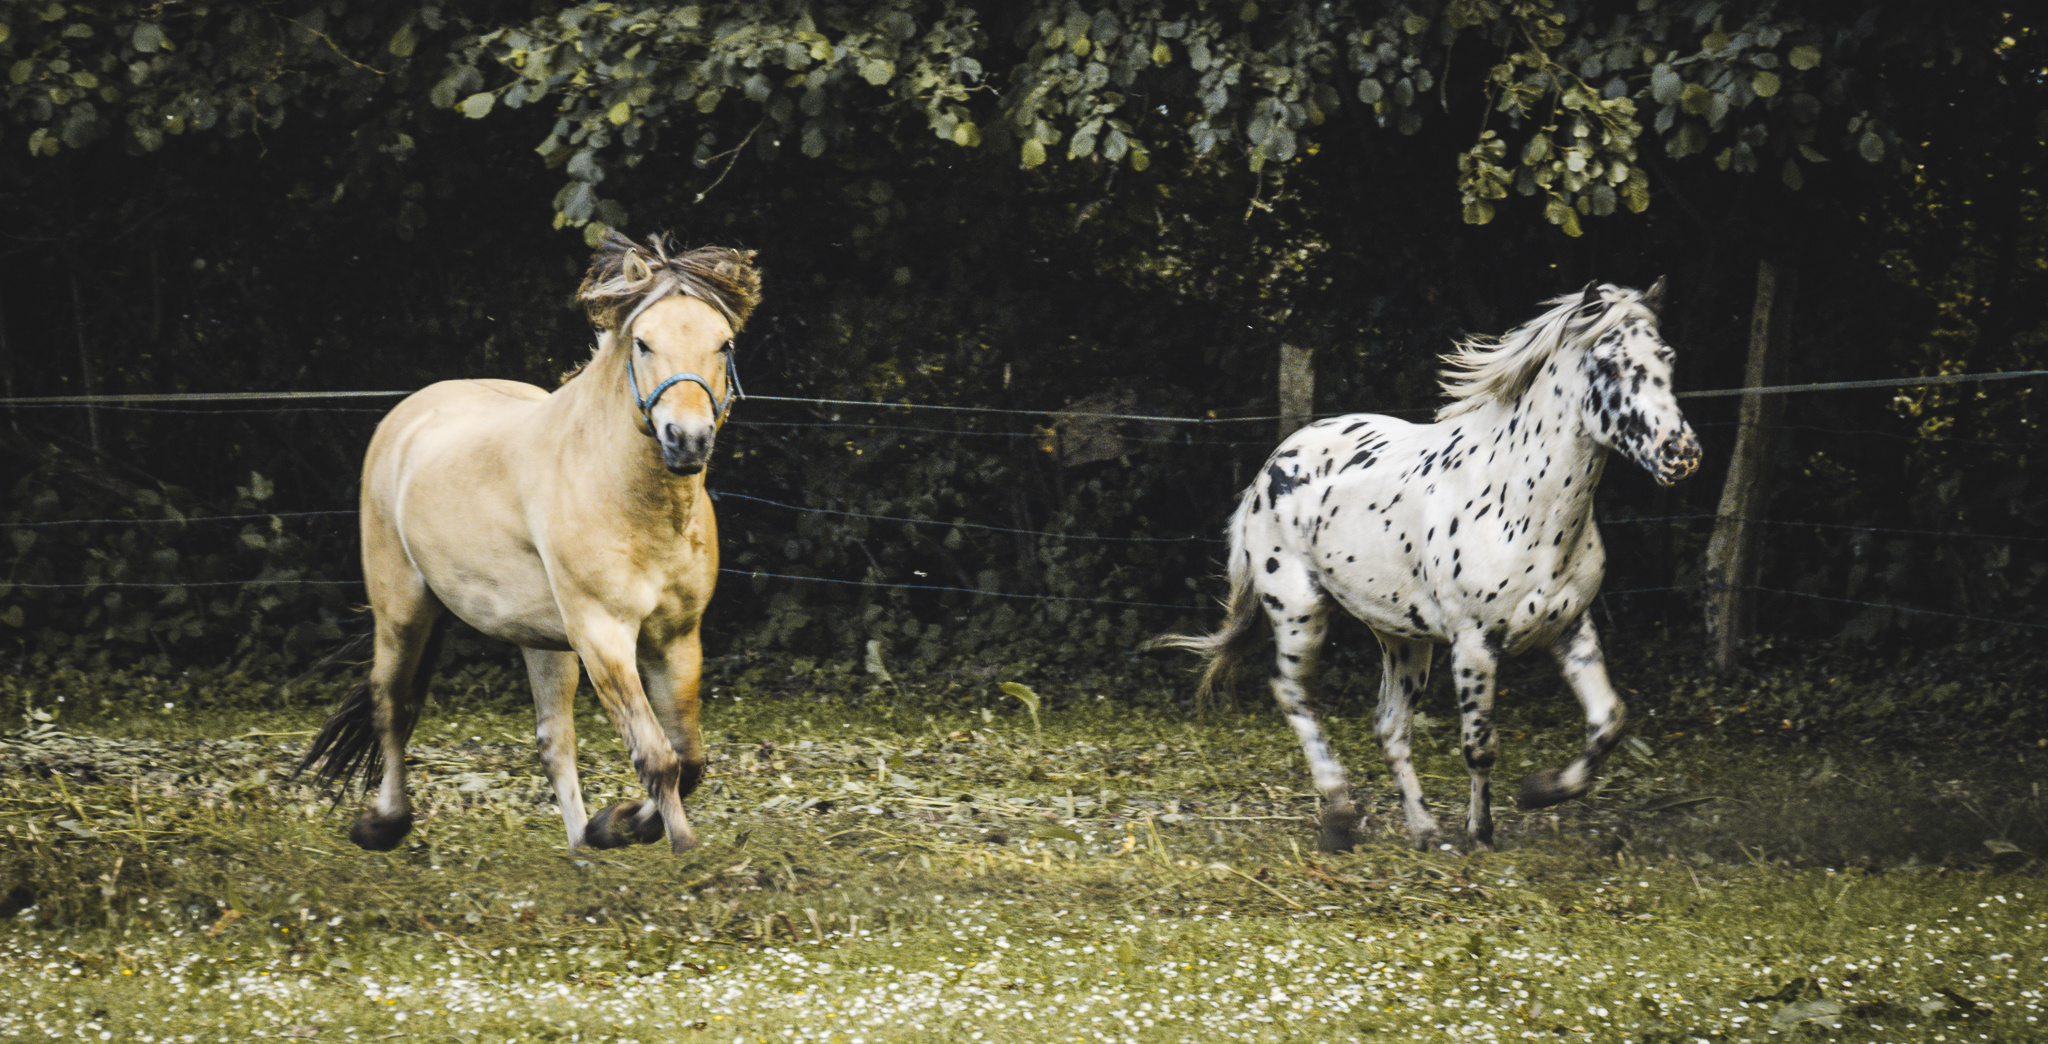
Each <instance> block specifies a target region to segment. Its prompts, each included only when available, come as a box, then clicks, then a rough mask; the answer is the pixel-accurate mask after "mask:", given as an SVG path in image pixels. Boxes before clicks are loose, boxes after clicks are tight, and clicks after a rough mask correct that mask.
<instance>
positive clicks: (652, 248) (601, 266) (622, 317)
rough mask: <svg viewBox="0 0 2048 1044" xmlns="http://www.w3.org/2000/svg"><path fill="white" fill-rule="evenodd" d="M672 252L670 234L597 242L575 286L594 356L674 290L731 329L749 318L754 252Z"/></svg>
mask: <svg viewBox="0 0 2048 1044" xmlns="http://www.w3.org/2000/svg"><path fill="white" fill-rule="evenodd" d="M674 251H675V244H674V242H673V241H671V240H670V239H669V237H668V236H667V235H666V234H657V235H652V236H649V237H647V242H646V243H645V244H644V245H643V244H640V243H635V242H633V241H632V240H631V239H628V238H626V237H625V236H624V235H622V234H621V233H619V232H617V231H616V230H614V231H610V232H606V233H605V235H604V239H602V240H600V241H599V242H598V245H597V252H596V253H595V254H593V255H592V256H591V258H590V270H589V271H588V272H586V273H584V276H583V285H581V286H579V287H577V288H576V299H577V300H579V301H581V302H583V312H584V314H585V315H587V316H589V317H590V322H591V324H592V325H594V326H596V327H597V330H598V334H599V337H598V342H597V347H596V348H595V349H594V350H592V352H591V358H592V359H595V358H596V357H597V353H598V352H602V351H603V350H604V346H605V344H606V339H607V338H609V337H613V336H616V335H618V334H619V333H621V332H623V331H625V330H627V329H630V328H631V327H632V325H633V320H635V319H637V318H639V317H640V313H642V312H644V311H646V310H647V309H648V307H649V306H651V305H653V304H654V303H655V302H657V301H660V300H661V299H663V298H665V297H668V296H669V295H670V294H681V295H683V296H684V297H694V298H696V299H697V300H699V301H702V302H704V303H705V304H708V305H710V306H711V307H712V308H713V309H715V310H716V311H717V312H718V314H719V315H721V316H723V317H724V318H725V322H726V325H727V326H730V327H732V332H733V333H739V332H740V330H741V328H743V327H745V326H746V325H747V317H749V316H751V315H753V314H754V306H755V305H757V304H759V303H760V302H761V272H760V270H759V269H757V268H755V267H754V252H753V251H751V250H734V249H732V248H731V247H698V248H697V249H695V250H690V251H686V252H683V253H680V254H678V253H674ZM588 365H590V362H589V360H585V361H584V362H580V363H577V364H576V365H575V366H574V367H572V368H570V369H569V371H568V372H566V373H564V374H562V379H561V383H563V384H567V383H569V381H570V379H571V378H573V377H575V376H576V375H577V374H579V373H582V372H583V369H584V367H586V366H588Z"/></svg>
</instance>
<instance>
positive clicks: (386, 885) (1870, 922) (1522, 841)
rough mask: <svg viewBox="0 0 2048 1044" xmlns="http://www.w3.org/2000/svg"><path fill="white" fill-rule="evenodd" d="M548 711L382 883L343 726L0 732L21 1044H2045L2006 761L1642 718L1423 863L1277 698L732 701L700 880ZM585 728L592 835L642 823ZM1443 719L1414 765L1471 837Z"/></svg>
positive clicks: (148, 718) (472, 706)
mask: <svg viewBox="0 0 2048 1044" xmlns="http://www.w3.org/2000/svg"><path fill="white" fill-rule="evenodd" d="M521 698H523V697H519V696H518V694H517V692H516V691H508V692H507V693H500V694H496V695H493V696H491V697H490V698H483V697H476V698H470V699H466V700H465V699H458V700H455V701H453V702H454V703H455V704H456V705H457V706H458V707H462V708H465V709H462V710H459V711H456V712H452V713H451V712H446V711H436V710H430V711H429V715H428V718H427V719H426V721H425V722H424V723H423V725H422V727H421V730H420V733H419V735H418V737H417V738H416V740H415V746H414V748H413V754H414V757H415V759H416V764H415V766H414V776H413V784H414V786H413V793H414V799H415V802H416V805H417V806H418V808H419V810H420V813H421V821H420V824H419V827H418V829H417V830H416V831H415V832H414V834H413V835H412V837H411V838H410V839H409V842H408V845H407V846H406V847H404V848H402V849H400V850H399V851H396V852H393V853H389V854H383V855H379V854H369V853H363V852H360V851H358V850H356V849H354V848H353V847H351V846H349V845H348V843H347V841H346V840H345V839H344V838H343V836H342V834H343V831H344V830H345V828H346V825H347V817H348V815H350V814H352V811H353V806H352V802H351V803H345V804H344V806H343V808H342V809H340V810H339V811H335V810H332V809H330V807H329V805H328V804H327V803H325V802H324V801H323V800H322V799H321V798H320V796H319V795H318V794H317V793H315V792H314V791H313V790H312V789H311V788H309V787H307V786H304V785H302V784H291V783H288V782H286V781H285V779H284V776H285V774H286V772H287V770H288V769H289V767H290V765H291V764H292V763H293V762H295V760H296V758H297V755H298V753H299V752H300V751H302V750H303V747H304V742H305V735H304V733H305V732H307V731H308V730H310V729H312V728H313V727H314V726H315V725H317V723H318V720H319V715H318V713H317V712H316V711H311V710H307V709H305V708H304V707H303V706H291V705H287V706H284V707H281V708H278V709H272V710H267V711H261V712H258V711H252V710H248V709H218V710H200V711H197V712H193V711H190V710H188V709H186V708H182V707H176V706H174V707H173V708H171V709H169V710H166V709H164V708H162V707H161V703H162V702H173V703H175V702H177V701H175V700H171V701H162V700H158V701H155V702H151V703H143V702H142V701H140V700H133V701H129V702H126V703H125V704H124V705H123V706H121V707H93V708H89V709H84V710H80V709H76V708H77V704H78V702H79V701H78V700H77V699H76V698H74V699H72V700H71V701H70V702H69V703H67V704H66V705H64V708H57V706H56V705H55V704H54V703H52V704H50V705H49V706H47V707H43V708H42V709H43V712H44V713H45V714H46V715H48V716H50V717H51V718H52V720H51V721H48V722H41V721H36V720H34V719H33V718H31V719H30V720H29V721H28V722H26V723H25V724H27V725H29V726H30V728H29V729H27V730H25V731H24V732H22V733H20V734H17V735H14V736H11V737H9V738H5V739H0V915H4V916H0V1039H23V1040H30V1041H33V1040H42V1039H62V1040H79V1039H83V1040H99V1039H109V1040H148V1041H162V1040H190V1041H195V1042H198V1041H208V1042H211V1041H225V1040H244V1039H257V1038H265V1039H277V1038H280V1037H282V1038H286V1039H291V1038H294V1037H297V1038H310V1039H317V1040H324V1041H333V1040H365V1041H367V1040H375V1039H399V1040H407V1041H420V1040H439V1041H495V1040H514V1039H521V1040H579V1041H594V1040H636V1041H655V1040H705V1041H719V1042H724V1041H732V1040H744V1041H755V1042H774V1041H794V1040H807V1041H948V1042H951V1041H965V1040H974V1039H985V1040H1001V1041H1095V1040H1143V1041H1151V1040H1159V1041H1178V1040H1189V1041H1201V1042H1209V1041H1227V1040H1247V1041H1263V1040H1304V1041H1326V1040H1327V1041H1335V1040H1352V1039H1356V1040H1447V1041H1448V1040H1461V1041H1465V1040H1509V1039H1511V1040H1521V1039H1537V1040H1615V1041H1621V1040H1628V1041H1646V1040H1647V1041H1690V1040H1693V1039H1708V1040H1763V1039H1776V1038H1786V1039H1791V1038H1801V1037H1807V1036H1812V1037H1816V1038H1820V1037H1826V1038H1829V1039H1844V1040H1859V1041H1860V1040H1873V1041H1875V1040H1949V1041H1958V1040H1992V1041H2017V1040H2025V1039H2039V1038H2040V1036H2041V1035H2042V1033H2043V1030H2042V1028H2041V1023H2040V1022H2039V1021H2038V1019H2039V1018H2041V1017H2043V1016H2044V1015H2048V1013H2044V1011H2043V1000H2042V998H2041V987H2040V984H2041V982H2042V979H2043V972H2044V970H2048V915H2044V913H2043V911H2044V909H2048V907H2044V904H2043V903H2042V902H2041V899H2042V897H2043V896H2044V895H2048V881H2044V880H2043V879H2042V876H2041V874H2040V866H2041V864H2040V863H2038V862H2036V861H2035V860H2034V858H2033V857H2034V855H2036V854H2039V853H2042V852H2044V851H2048V825H2044V819H2043V809H2044V806H2043V804H2042V800H2041V796H2040V795H2039V794H2038V793H2037V789H2036V782H2035V781H2036V780H2037V778H2038V773H2037V772H2035V771H2034V770H2033V768H2032V767H2031V763H2030V761H2029V758H2030V757H2031V755H2029V754H2028V753H2027V752H2025V751H2024V750H2022V749H2020V748H2018V747H2011V748H2003V749H2000V750H1997V751H1995V752H1992V753H1983V752H1978V751H1953V752H1946V751H1942V750H1939V749H1932V748H1930V749H1925V750H1921V751H1917V752H1914V753H1911V754H1899V753H1895V752H1889V751H1885V750H1878V749H1873V747H1872V746H1871V745H1864V744H1854V743H1843V744H1834V745H1819V746H1808V745H1801V744H1794V743H1787V742H1784V741H1783V740H1781V739H1779V738H1777V737H1776V736H1774V735H1762V736H1759V735H1757V734H1755V732H1754V730H1753V729H1751V728H1742V727H1734V726H1729V727H1719V726H1700V725H1698V724H1697V723H1695V724H1693V725H1691V726H1688V727H1686V728H1683V729H1677V728H1672V729H1666V728H1660V727H1659V725H1658V723H1657V722H1656V721H1655V720H1654V719H1650V718H1648V717H1643V718H1639V719H1638V721H1637V723H1636V725H1635V727H1634V728H1633V729H1632V731H1631V735H1632V736H1633V737H1634V740H1633V741H1632V742H1630V743H1628V744H1627V745H1626V746H1625V747H1624V748H1623V751H1622V753H1620V754H1618V755H1617V756H1616V757H1615V758H1614V759H1613V760H1612V761H1611V762H1610V764H1609V766H1608V769H1609V771H1608V772H1607V773H1606V775H1605V779H1604V782H1603V784H1602V786H1601V788H1600V790H1599V791H1598V792H1597V793H1596V794H1595V795H1594V796H1593V797H1592V798H1590V799H1589V800H1586V801H1582V802H1577V803H1573V804H1570V805H1566V806H1562V807H1560V808H1558V809H1552V810H1546V811H1543V812H1536V813H1523V812H1519V811H1515V810H1512V809H1502V810H1499V811H1498V813H1497V814H1498V816H1499V819H1500V831H1501V841H1502V846H1501V847H1502V850H1501V851H1499V852H1497V853H1491V854H1474V855H1464V854H1460V853H1456V852H1444V851H1437V852H1430V853H1416V852H1412V851H1408V850H1406V849H1405V848H1403V847H1402V846H1400V845H1399V844H1398V820H1397V816H1396V814H1395V809H1394V805H1393V803H1392V801H1391V800H1390V798H1389V796H1388V794H1387V791H1386V787H1385V786H1384V783H1383V781H1382V780H1380V779H1377V778H1375V779H1372V780H1367V779H1366V778H1365V777H1366V776H1368V775H1372V776H1377V775H1378V774H1379V773H1378V767H1379V766H1378V758H1377V754H1376V752H1375V751H1374V749H1373V747H1372V744H1371V741H1370V737H1369V734H1368V733H1367V732H1366V731H1365V727H1364V725H1363V723H1361V722H1357V721H1352V720H1345V721H1341V722H1339V723H1338V724H1337V727H1336V728H1335V730H1334V731H1335V735H1336V741H1337V743H1338V746H1339V749H1340V752H1341V754H1342V756H1343V757H1344V759H1345V761H1346V763H1347V764H1348V765H1349V766H1350V767H1351V768H1352V771H1353V774H1354V775H1353V778H1354V783H1355V784H1356V785H1357V788H1358V790H1359V792H1360V793H1361V796H1362V797H1364V798H1365V800H1366V802H1367V804H1368V805H1369V806H1370V807H1371V808H1372V809H1373V811H1374V813H1375V814H1376V816H1377V817H1378V818H1377V822H1378V830H1379V832H1378V833H1377V834H1376V835H1375V836H1374V837H1373V838H1372V840H1371V841H1370V842H1369V843H1368V844H1367V845H1366V846H1364V847H1363V848H1362V849H1361V850H1359V851H1357V852H1352V853H1344V854H1334V855H1333V854H1324V853H1319V852H1317V851H1315V850H1314V838H1315V835H1314V830H1313V817H1314V812H1315V806H1314V799H1313V797H1312V795H1310V794H1309V792H1308V790H1307V783H1306V774H1305V771H1304V769H1303V766H1302V764H1301V757H1300V754H1299V753H1298V751H1297V750H1296V748H1295V747H1294V745H1293V740H1292V736H1291V733H1290V732H1289V731H1288V730H1287V729H1286V728H1285V726H1284V725H1283V724H1282V723H1280V722H1279V721H1278V720H1277V718H1276V716H1275V715H1273V714H1272V713H1271V712H1270V711H1267V710H1265V709H1263V708H1261V709H1259V710H1257V711H1253V712H1248V713H1245V714H1243V715H1241V716H1228V717H1222V718H1219V719H1215V720H1211V721H1207V722H1202V723H1193V722H1189V721H1186V720H1183V719H1181V718H1179V717H1178V716H1176V715H1175V714H1173V713H1172V712H1170V711H1164V710H1143V711H1132V710H1129V709H1128V708H1126V707H1124V706H1121V705H1120V704H1118V703H1116V702H1113V701H1110V700H1107V699H1104V700H1095V699H1091V698H1088V697H1087V696H1086V694H1075V695H1072V696H1069V697H1068V698H1066V699H1064V700H1063V701H1061V703H1060V704H1059V705H1056V706H1053V707H1049V708H1044V709H1042V710H1041V719H1042V728H1043V732H1042V734H1041V733H1040V732H1039V731H1038V730H1037V729H1035V728H1034V727H1033V722H1032V720H1031V719H1030V718H1029V717H1027V716H1026V714H1025V712H1024V710H1023V709H1022V707H1021V706H1019V705H1018V704H1017V703H1016V702H1015V701H1010V702H1009V704H1008V706H1007V707H1005V708H1004V709H1003V710H1002V711H1001V712H998V711H995V710H993V709H991V710H986V711H984V710H980V709H978V708H977V709H974V710H969V711H964V712H963V711H959V710H949V709H947V706H946V705H945V704H943V703H942V702H940V701H938V700H936V699H932V698H928V697H919V696H916V695H914V694H913V695H912V696H910V697H906V698H904V699H903V700H901V701H900V702H899V701H896V700H894V699H881V698H873V699H869V700H863V701H858V705H856V702H855V701H848V700H844V699H839V698H832V697H825V696H819V695H816V694H812V693H807V692H804V691H801V690H797V691H792V692H788V693H785V694H782V695H778V696H768V695H759V694H757V695H750V696H747V697H745V698H742V699H734V698H732V697H730V696H718V697H715V698H713V699H711V700H709V701H708V702H707V706H706V710H705V715H706V723H707V734H708V736H709V737H710V738H711V739H712V740H713V741H714V742H713V749H714V756H715V760H714V762H713V764H712V766H711V773H710V776H709V781H708V782H707V783H706V785H705V787H704V788H703V789H702V790H700V791H699V793H698V794H697V795H696V796H694V797H693V798H692V799H691V801H690V803H689V805H690V811H691V814H692V816H693V818H694V821H695V823H696V824H697V827H698V830H699V834H700V836H701V837H703V838H704V839H705V841H706V843H705V845H704V847H703V848H702V849H700V850H698V851H696V852H693V853H691V854H689V855H687V856H685V857H681V858H677V857H672V856H670V855H669V854H668V853H667V852H666V851H665V850H661V849H660V848H658V847H643V848H638V849H632V850H626V851H620V852H609V853H589V852H583V853H576V852H570V851H568V850H567V849H566V848H565V847H564V846H563V840H562V833H561V825H560V821H559V819H558V817H557V816H556V814H555V811H554V808H553V805H552V800H551V797H550V794H549V791H548V788H547V786H546V783H545V780H544V779H543V777H542V776H541V773H540V770H539V766H538V764H537V761H536V759H535V757H534V755H533V753H532V748H531V743H530V742H529V741H528V739H527V737H528V736H529V735H530V732H531V728H532V720H531V717H530V714H528V713H526V712H524V711H518V710H511V709H490V708H510V707H516V706H517V701H518V699H521ZM52 708H56V709H55V710H54V713H53V712H52ZM65 708H72V709H65ZM1557 710H1558V708H1544V709H1543V710H1542V711H1541V712H1540V713H1539V712H1538V711H1535V710H1530V711H1523V712H1518V713H1516V714H1511V715H1510V717H1509V718H1508V719H1506V720H1505V721H1504V723H1503V750H1502V770H1503V771H1502V772H1501V776H1502V778H1503V779H1506V780H1510V781H1512V780H1516V779H1518V778H1519V777H1520V775H1521V774H1522V773H1523V772H1525V771H1527V770H1528V769H1530V768H1533V767H1536V766H1539V765H1548V764H1558V763H1561V762H1562V761H1563V760H1564V759H1565V757H1566V756H1567V753H1568V745H1569V743H1570V742H1571V741H1572V739H1573V737H1575V736H1576V734H1577V732H1578V729H1577V727H1576V726H1574V725H1572V724H1570V723H1569V722H1568V721H1563V720H1560V721H1559V722H1558V723H1556V724H1552V723H1550V719H1548V718H1546V717H1544V716H1543V715H1547V714H1554V713H1556V712H1557ZM579 725H580V730H579V731H580V732H581V735H582V736H583V738H584V759H583V766H584V772H585V776H584V781H585V789H586V793H587V794H588V796H589V797H590V798H591V799H592V802H593V807H595V804H596V803H598V802H602V801H605V800H610V799H612V798H615V797H617V796H623V795H626V794H629V793H630V792H631V791H632V790H633V789H634V784H633V782H632V780H630V779H629V778H628V772H627V768H626V761H625V758H624V756H623V754H622V752H621V751H620V749H619V745H618V743H617V741H616V740H615V739H614V738H613V737H612V735H611V730H610V727H609V725H608V724H606V723H605V722H603V721H602V720H601V719H599V718H596V717H594V716H586V717H584V718H582V719H580V720H579ZM1452 731H1453V730H1452V728H1451V727H1450V724H1449V723H1442V724H1438V725H1434V726H1432V727H1429V728H1426V729H1424V731H1423V732H1422V734H1421V736H1420V740H1419V743H1418V747H1419V749H1420V750H1421V751H1422V753H1423V756H1422V758H1421V760H1420V769H1421V771H1422V772H1423V774H1424V777H1425V778H1424V782H1425V784H1426V785H1427V787H1428V788H1429V790H1430V792H1431V795H1432V797H1433V798H1434V799H1435V800H1436V801H1437V803H1438V806H1439V811H1440V812H1441V813H1444V814H1446V818H1447V819H1454V818H1455V817H1456V816H1457V815H1458V812H1459V810H1461V807H1462V805H1461V803H1462V800H1463V794H1464V792H1465V781H1464V770H1463V767H1462V765H1461V764H1460V763H1459V762H1458V760H1457V758H1456V755H1455V752H1454V750H1453V749H1452V748H1453V747H1454V739H1453V735H1452ZM1502 789H1505V788H1502ZM103 1034H104V1035H105V1036H102V1035H103ZM394 1034H402V1035H403V1036H393V1035H394ZM977 1035H978V1036H977Z"/></svg>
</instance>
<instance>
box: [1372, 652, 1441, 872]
mask: <svg viewBox="0 0 2048 1044" xmlns="http://www.w3.org/2000/svg"><path fill="white" fill-rule="evenodd" d="M1373 634H1374V637H1376V638H1378V639H1379V640H1380V705H1379V710H1378V712H1377V713H1376V714H1375V715H1374V717H1373V730H1374V731H1375V732H1377V733H1379V737H1380V753H1381V754H1383V755H1385V756H1386V759H1387V768H1388V770H1389V771H1390V772H1392V774H1393V776H1394V785H1395V787H1397V788H1398V789H1399V790H1400V792H1401V815H1402V818H1403V819H1405V820H1406V821H1407V824H1408V840H1409V842H1410V843H1411V844H1413V845H1414V846H1415V847H1416V848H1418V849H1427V848H1428V847H1429V846H1430V843H1431V842H1432V841H1434V840H1435V839H1436V838H1437V836H1438V834H1439V833H1441V828H1440V827H1438V826H1437V822H1436V817H1435V816H1432V815H1430V814H1429V808H1428V806H1426V805H1424V804H1423V802H1422V781H1421V780H1420V779H1417V778H1416V776H1415V758H1414V753H1413V751H1412V748H1411V747H1410V741H1409V735H1410V730H1411V729H1412V728H1413V726H1414V717H1415V697H1417V696H1419V695H1421V693H1422V690H1423V687H1424V686H1426V685H1427V684H1429V657H1430V653H1431V652H1432V651H1433V650H1432V646H1431V645H1430V643H1428V642H1421V641H1414V640H1411V639H1407V638H1396V637H1393V636H1391V635H1386V634H1381V633H1379V632H1377V631H1375V632H1373Z"/></svg>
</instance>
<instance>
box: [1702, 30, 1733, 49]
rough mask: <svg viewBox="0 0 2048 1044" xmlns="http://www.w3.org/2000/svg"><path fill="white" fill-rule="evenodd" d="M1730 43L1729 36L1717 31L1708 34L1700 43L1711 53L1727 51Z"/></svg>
mask: <svg viewBox="0 0 2048 1044" xmlns="http://www.w3.org/2000/svg"><path fill="white" fill-rule="evenodd" d="M1728 43H1729V40H1728V34H1727V33H1724V32H1721V31H1719V30H1715V31H1714V32H1711V33H1708V34H1707V35H1706V38H1705V39H1703V40H1701V41H1700V46H1701V47H1703V48H1706V49H1707V50H1709V51H1725V50H1727V49H1728Z"/></svg>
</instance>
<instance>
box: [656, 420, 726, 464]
mask: <svg viewBox="0 0 2048 1044" xmlns="http://www.w3.org/2000/svg"><path fill="white" fill-rule="evenodd" d="M717 437H718V430H717V429H715V428H710V427H705V428H689V429H686V428H684V427H683V426H682V425H680V424H664V425H662V426H661V439H660V442H661V466H662V467H665V468H667V469H668V470H669V473H670V474H674V475H695V474H697V473H698V472H700V471H703V470H704V465H705V464H707V463H709V462H710V460H711V444H712V441H713V440H714V439H716V438H717Z"/></svg>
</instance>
